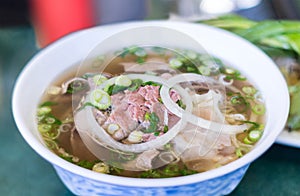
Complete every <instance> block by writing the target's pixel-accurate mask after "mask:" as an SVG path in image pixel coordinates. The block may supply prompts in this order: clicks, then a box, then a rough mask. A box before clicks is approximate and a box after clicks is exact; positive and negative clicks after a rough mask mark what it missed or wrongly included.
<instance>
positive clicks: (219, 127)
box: [160, 73, 247, 134]
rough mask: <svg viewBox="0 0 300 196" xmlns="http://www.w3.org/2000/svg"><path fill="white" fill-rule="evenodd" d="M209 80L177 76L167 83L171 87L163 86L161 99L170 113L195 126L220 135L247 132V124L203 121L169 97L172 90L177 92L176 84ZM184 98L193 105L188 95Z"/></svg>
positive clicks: (191, 75)
mask: <svg viewBox="0 0 300 196" xmlns="http://www.w3.org/2000/svg"><path fill="white" fill-rule="evenodd" d="M207 80H209V81H211V80H212V79H211V78H208V77H205V76H202V75H198V74H193V73H186V74H180V75H176V76H174V77H172V78H170V79H169V80H168V81H167V83H168V85H169V86H166V85H164V86H162V88H161V91H160V93H161V99H162V101H163V103H164V104H165V106H166V108H167V109H168V110H169V111H171V112H172V113H174V114H175V115H177V116H178V117H180V118H183V117H184V119H185V120H186V121H188V122H190V123H192V124H194V125H197V126H199V127H202V128H205V129H208V130H212V131H215V132H218V133H227V134H237V133H241V132H243V131H244V130H246V129H247V125H245V124H243V125H229V124H222V123H218V122H213V121H209V120H206V119H203V118H201V117H198V116H195V115H193V114H192V113H191V112H187V111H185V110H183V109H182V108H181V107H179V106H178V105H177V104H176V103H175V102H174V101H173V100H172V99H171V97H170V95H169V91H170V88H174V89H175V90H177V88H178V85H176V84H178V83H181V82H191V81H201V82H205V81H207ZM180 95H181V96H182V94H180ZM183 98H185V99H187V103H192V102H191V100H190V99H191V98H190V96H189V94H188V93H186V94H184V96H183ZM187 107H189V108H190V107H191V108H192V107H193V106H190V105H187ZM189 108H188V109H189Z"/></svg>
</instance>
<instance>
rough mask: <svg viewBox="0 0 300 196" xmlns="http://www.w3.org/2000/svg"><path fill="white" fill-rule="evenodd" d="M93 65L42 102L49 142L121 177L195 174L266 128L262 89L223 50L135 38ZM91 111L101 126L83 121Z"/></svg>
mask: <svg viewBox="0 0 300 196" xmlns="http://www.w3.org/2000/svg"><path fill="white" fill-rule="evenodd" d="M88 64H89V66H84V67H82V66H81V67H78V66H74V67H72V68H71V69H70V70H67V71H66V72H65V73H63V74H62V75H61V76H60V77H59V78H58V79H56V80H55V81H54V82H53V83H52V84H51V85H50V86H49V87H48V88H47V89H46V91H45V94H44V96H43V97H42V99H41V104H40V105H39V106H38V109H37V123H38V130H39V132H40V134H41V136H42V138H43V140H44V142H45V144H46V145H47V146H48V147H49V148H50V149H51V150H52V151H53V152H54V153H56V154H57V155H58V156H60V157H62V158H63V159H65V160H67V161H69V162H71V163H74V164H76V165H79V166H82V167H85V168H87V169H91V170H93V171H95V172H100V173H106V174H111V175H118V176H128V177H138V178H166V177H174V176H183V175H190V174H194V173H199V172H204V171H208V170H211V169H214V168H217V167H220V166H222V165H225V164H228V163H230V162H232V161H234V160H236V159H238V158H240V157H242V156H244V155H245V154H246V153H248V152H249V151H250V150H251V149H252V148H253V147H254V146H255V144H256V142H258V141H259V139H260V138H261V136H262V134H263V129H264V120H265V113H266V111H265V106H264V102H263V99H262V96H261V94H260V92H259V90H258V89H257V88H256V87H255V85H254V84H253V83H251V81H249V80H248V79H247V78H246V77H245V76H244V75H242V74H241V73H240V72H239V71H238V70H236V69H235V68H233V67H230V66H228V65H227V64H226V63H225V62H223V61H221V60H220V59H217V58H215V57H210V56H208V55H204V54H199V53H196V52H194V51H190V50H170V49H166V48H159V47H138V46H131V47H128V48H125V49H124V50H122V51H120V52H116V53H114V55H113V56H112V57H108V56H105V57H104V56H99V57H97V58H95V59H93V60H91V61H90V62H89V63H88ZM84 112H86V113H84ZM89 112H90V113H91V114H92V117H91V118H90V119H85V120H89V121H93V122H95V123H94V125H93V126H94V127H97V129H95V130H96V132H93V131H91V130H89V129H88V128H86V129H87V130H86V129H85V128H84V124H86V123H85V122H87V121H84V120H83V119H81V117H82V116H86V114H89ZM82 114H83V115H82ZM81 125H82V126H81Z"/></svg>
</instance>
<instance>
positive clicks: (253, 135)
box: [248, 130, 262, 142]
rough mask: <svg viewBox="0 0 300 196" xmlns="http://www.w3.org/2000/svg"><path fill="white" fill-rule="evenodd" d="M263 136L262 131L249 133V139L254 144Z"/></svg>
mask: <svg viewBox="0 0 300 196" xmlns="http://www.w3.org/2000/svg"><path fill="white" fill-rule="evenodd" d="M261 136H262V131H259V130H252V131H250V132H249V134H248V137H249V140H251V141H252V142H257V141H258V140H259V139H260V138H261Z"/></svg>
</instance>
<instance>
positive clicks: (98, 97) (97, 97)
mask: <svg viewBox="0 0 300 196" xmlns="http://www.w3.org/2000/svg"><path fill="white" fill-rule="evenodd" d="M91 103H92V104H93V105H95V106H96V107H98V108H99V109H100V110H105V109H107V108H108V107H109V106H110V105H111V99H110V96H109V95H108V94H107V92H105V91H103V90H100V89H96V90H94V91H93V92H92V93H91Z"/></svg>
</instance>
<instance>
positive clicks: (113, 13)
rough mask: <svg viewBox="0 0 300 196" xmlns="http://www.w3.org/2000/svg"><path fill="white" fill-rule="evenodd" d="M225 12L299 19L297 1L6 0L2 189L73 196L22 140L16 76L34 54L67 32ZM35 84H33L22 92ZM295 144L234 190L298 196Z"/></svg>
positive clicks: (1, 26) (2, 11)
mask: <svg viewBox="0 0 300 196" xmlns="http://www.w3.org/2000/svg"><path fill="white" fill-rule="evenodd" d="M225 13H237V14H240V15H242V16H245V17H248V18H250V19H253V20H264V19H294V20H298V19H300V0H222V1H221V0H109V1H108V0H30V1H29V0H1V1H0V144H1V148H0V163H1V167H0V193H1V195H41V193H42V195H71V193H70V192H69V191H68V190H67V189H66V188H65V187H64V185H63V184H62V183H61V182H60V181H59V179H58V177H57V176H56V174H55V172H54V170H53V169H52V167H51V166H50V165H49V164H48V163H47V162H46V161H44V160H43V159H42V158H40V157H39V156H38V155H37V154H35V152H34V151H33V150H32V149H31V148H30V147H29V146H28V145H27V144H26V143H25V141H24V140H23V138H22V137H21V135H20V134H19V132H18V130H17V128H16V126H15V123H14V121H13V118H12V113H11V94H12V91H13V85H14V82H15V80H16V78H17V76H18V74H19V73H20V71H21V70H22V68H23V67H24V65H25V64H26V63H27V62H28V61H29V60H30V58H32V57H33V56H34V54H36V53H37V52H38V51H39V50H41V49H42V48H43V47H46V46H47V45H49V44H50V43H52V42H53V41H55V40H57V39H59V38H61V37H62V36H65V35H67V34H69V33H72V32H74V31H77V30H80V29H85V28H89V27H92V26H98V25H105V24H111V23H117V22H122V21H132V20H153V19H155V20H158V19H169V18H170V19H172V20H195V19H206V18H210V17H214V16H217V15H220V14H225ZM41 74H46V73H41ZM37 82H38V81H37ZM30 88H34V84H33V86H31V87H28V89H24V91H30ZM297 150H298V149H295V148H290V147H286V146H281V145H277V144H275V145H273V146H272V148H271V149H270V150H269V151H268V152H267V153H265V154H264V155H263V156H262V157H261V158H259V159H258V160H256V161H255V162H254V163H253V164H252V165H251V166H250V168H249V170H248V172H247V174H246V176H245V178H244V179H243V181H242V183H241V184H240V185H239V186H238V188H237V189H236V190H235V191H234V192H233V193H232V195H274V194H276V193H282V194H278V195H300V190H299V189H300V188H299V184H300V180H299V179H300V178H299V176H295V171H297V170H299V151H297ZM278 152H281V153H278ZM297 153H298V155H297ZM292 155H296V156H292ZM266 167H268V169H266ZM282 167H284V168H285V170H283V169H282ZM283 182H284V184H283ZM295 190H296V191H295ZM276 191H278V192H276ZM289 193H290V194H289ZM291 193H292V194H291ZM295 193H296V194H295Z"/></svg>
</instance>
